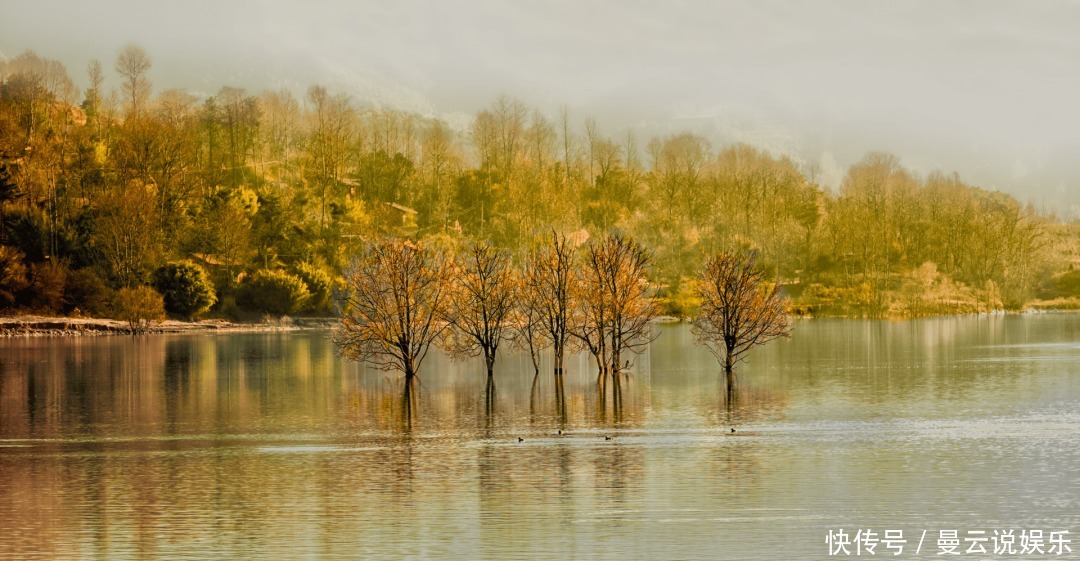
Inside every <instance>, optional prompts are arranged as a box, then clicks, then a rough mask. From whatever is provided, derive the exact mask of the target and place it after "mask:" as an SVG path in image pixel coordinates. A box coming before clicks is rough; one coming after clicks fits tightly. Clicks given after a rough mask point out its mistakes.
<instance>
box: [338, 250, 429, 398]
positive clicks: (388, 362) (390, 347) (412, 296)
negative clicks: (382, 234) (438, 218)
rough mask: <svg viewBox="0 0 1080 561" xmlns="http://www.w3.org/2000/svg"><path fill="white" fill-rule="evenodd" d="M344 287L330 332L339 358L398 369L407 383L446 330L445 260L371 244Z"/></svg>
mask: <svg viewBox="0 0 1080 561" xmlns="http://www.w3.org/2000/svg"><path fill="white" fill-rule="evenodd" d="M345 284H346V286H345V297H344V301H343V304H344V305H343V310H342V317H341V323H340V325H339V326H338V328H337V330H336V331H335V333H334V343H335V344H336V345H337V347H338V349H339V351H340V352H341V354H342V355H344V356H345V357H346V358H349V359H352V360H366V361H368V362H370V363H372V364H373V365H375V366H376V367H378V368H380V369H382V370H388V371H389V370H398V371H400V372H402V373H404V374H405V379H406V382H409V381H411V380H412V378H413V377H414V376H415V375H416V373H417V371H418V370H419V369H420V364H421V363H422V362H423V360H424V357H425V356H427V352H428V350H429V349H430V347H431V343H432V342H434V341H435V339H436V338H437V337H438V336H439V335H440V334H441V333H442V331H443V330H444V329H445V327H446V323H445V322H444V321H442V318H443V317H444V316H445V313H446V312H445V310H446V305H447V299H448V297H449V289H448V284H449V283H448V282H447V265H446V261H445V260H444V259H443V257H442V256H441V254H440V253H438V252H435V251H432V250H431V249H429V248H427V247H425V246H424V245H422V244H419V243H413V242H410V241H407V240H402V239H397V238H393V239H386V240H381V241H377V242H372V243H370V244H368V246H367V248H366V251H365V252H364V254H363V255H362V256H360V257H359V258H358V259H357V260H356V261H355V262H354V263H353V265H352V267H351V269H350V270H349V271H348V272H347V273H346V282H345Z"/></svg>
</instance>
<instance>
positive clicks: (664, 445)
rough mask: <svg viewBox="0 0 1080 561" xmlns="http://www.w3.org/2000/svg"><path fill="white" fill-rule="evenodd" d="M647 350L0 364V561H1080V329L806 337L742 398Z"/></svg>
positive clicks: (5, 347)
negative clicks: (633, 356)
mask: <svg viewBox="0 0 1080 561" xmlns="http://www.w3.org/2000/svg"><path fill="white" fill-rule="evenodd" d="M658 330H659V336H658V338H657V340H656V341H655V342H654V343H653V344H652V346H651V348H650V349H649V351H648V352H647V353H645V354H644V355H641V356H640V357H638V359H637V364H636V365H635V367H634V368H633V369H632V370H631V372H630V373H629V375H628V376H627V377H626V378H625V379H623V380H622V381H621V383H620V384H619V387H618V388H616V387H614V384H611V383H608V384H607V385H606V386H605V387H603V388H602V391H601V388H600V387H598V384H597V380H596V377H595V374H594V373H593V369H592V365H591V364H590V362H589V360H588V358H587V357H586V356H584V355H581V356H575V357H574V358H572V359H570V360H568V372H567V375H566V376H565V379H564V384H563V388H561V389H559V388H556V385H555V383H554V379H553V376H552V374H551V368H550V367H551V365H550V361H547V362H546V363H545V366H544V369H543V370H542V372H541V375H540V376H539V377H538V378H534V376H533V372H532V366H531V363H530V362H529V360H528V358H527V357H526V356H524V355H523V354H521V353H515V352H510V351H508V352H505V353H503V354H501V355H500V357H499V362H498V363H497V365H496V372H495V377H494V387H489V386H488V384H487V383H486V381H487V380H486V375H485V374H484V368H483V364H482V361H481V360H474V361H466V362H451V361H449V360H448V359H447V358H446V357H444V356H442V355H441V354H433V355H432V356H430V357H429V358H428V361H427V362H425V363H424V365H423V367H422V369H421V372H420V381H419V383H418V384H417V385H416V387H414V388H410V391H409V393H408V394H407V395H406V393H405V391H404V390H405V388H404V385H403V383H402V381H401V380H400V378H399V377H398V376H397V375H394V374H388V373H384V372H380V371H377V370H373V369H371V368H367V367H364V366H362V365H358V364H355V363H350V362H346V361H343V360H341V359H339V358H338V357H337V356H336V354H335V351H334V348H333V346H332V345H331V344H330V343H329V342H328V340H327V338H326V336H327V334H326V333H325V332H292V333H249V334H224V335H221V334H219V335H211V334H199V335H147V336H138V337H128V336H111V337H83V338H31V339H7V340H0V559H20V560H28V559H103V560H104V559H108V560H126V559H140V560H142V559H148V560H156V559H485V560H487V559H491V560H503V559H552V560H554V559H559V560H563V559H732V560H746V559H785V560H786V559H826V558H829V557H831V556H830V553H838V554H839V555H838V557H845V555H844V552H845V551H846V552H849V553H850V555H846V557H852V558H854V557H856V542H858V545H859V547H865V546H866V545H871V544H874V543H876V547H877V549H876V550H874V553H873V555H870V554H869V553H868V552H867V551H865V550H862V549H860V550H859V552H860V553H861V554H862V557H863V558H874V557H887V558H899V559H916V558H928V559H929V558H939V557H938V556H937V554H938V553H939V552H941V551H943V550H944V549H948V548H950V547H954V546H955V543H954V542H956V543H959V547H958V551H959V552H960V553H961V554H962V555H961V556H960V557H961V558H965V559H982V558H1002V557H1010V556H1009V555H1004V554H1003V555H1002V556H994V555H993V554H992V547H993V545H995V544H1000V545H1001V546H1004V544H1005V543H1006V542H1007V539H1006V538H1005V536H1006V534H1005V533H1004V532H1005V531H1007V530H1013V532H1014V533H1013V534H1012V535H1013V536H1014V537H1015V539H1016V552H1017V554H1019V553H1020V547H1021V535H1022V536H1023V538H1024V542H1025V543H1024V546H1025V547H1031V546H1033V545H1034V544H1036V543H1037V542H1035V541H1034V540H1035V536H1036V534H1034V532H1035V531H1041V532H1042V536H1041V537H1042V539H1043V542H1044V546H1045V548H1044V549H1045V550H1050V549H1051V546H1052V544H1051V536H1052V535H1053V536H1056V538H1055V539H1056V543H1057V546H1058V549H1059V550H1062V549H1063V548H1069V549H1075V551H1074V552H1068V551H1063V553H1064V555H1062V556H1061V558H1078V557H1080V553H1078V552H1080V535H1077V534H1078V533H1080V485H1078V482H1080V314H1045V315H1022V316H992V317H948V318H933V319H924V320H917V321H904V322H888V321H858V320H800V321H796V322H795V325H794V333H793V336H792V338H791V339H790V340H782V341H777V342H774V343H771V344H769V345H768V346H767V347H764V348H761V349H758V350H756V351H754V352H753V353H751V355H750V360H749V361H748V362H747V363H744V364H741V365H739V367H738V369H737V375H738V388H737V392H736V394H735V396H734V398H733V399H731V400H729V399H728V398H727V395H726V392H725V391H724V376H723V374H722V370H721V368H720V367H719V365H718V363H717V361H716V359H715V358H714V357H713V356H712V355H711V354H710V353H709V352H708V351H707V350H706V349H704V348H702V347H698V346H696V345H695V344H694V343H693V338H692V335H691V333H690V330H689V328H688V327H686V326H685V325H665V326H658ZM731 428H735V429H736V432H734V433H732V432H731V431H730V429H731ZM560 430H561V431H562V434H560V432H559V431H560ZM519 438H520V439H522V440H521V441H519ZM866 530H871V531H872V532H874V533H873V534H870V535H867V534H866V533H865V531H866ZM860 531H862V532H860ZM887 531H888V532H889V534H888V537H890V538H898V539H896V540H893V541H890V542H889V543H888V544H886V543H885V540H884V538H885V537H886V532H887ZM857 532H858V533H859V535H860V537H861V538H864V539H862V540H861V541H860V540H854V539H851V538H853V537H854V535H855V534H856V533H857ZM950 532H956V533H955V534H950ZM980 532H983V533H981V534H980ZM995 532H997V533H995ZM1064 532H1069V533H1068V534H1066V533H1064ZM845 536H847V539H848V540H849V541H847V542H845ZM1074 538H1075V540H1076V541H1077V543H1076V544H1072V543H1071V541H1072V540H1073V539H1074ZM900 539H902V540H905V541H904V542H900V541H899V540H900ZM886 545H890V546H892V547H894V548H900V547H902V548H903V549H902V551H901V555H898V556H894V555H893V553H894V552H895V551H897V549H886ZM917 547H918V551H919V552H918V553H916V548H917ZM977 547H984V548H985V549H986V550H988V553H987V554H979V553H976V552H978V549H976V548H977ZM967 551H971V553H967ZM1037 556H1039V555H1037ZM1046 556H1047V557H1050V556H1052V555H1051V554H1049V553H1047V554H1046ZM1054 556H1056V555H1054ZM1011 557H1017V555H1012V556H1011Z"/></svg>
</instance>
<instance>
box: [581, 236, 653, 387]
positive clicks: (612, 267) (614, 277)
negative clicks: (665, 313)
mask: <svg viewBox="0 0 1080 561" xmlns="http://www.w3.org/2000/svg"><path fill="white" fill-rule="evenodd" d="M649 259H650V254H649V252H648V251H647V250H646V249H645V248H643V247H641V246H640V245H638V244H637V243H636V242H634V241H633V240H631V239H629V238H627V237H624V236H621V235H618V234H609V235H608V236H606V237H605V238H603V240H601V241H592V242H590V243H589V244H588V245H587V246H586V248H585V252H584V257H583V259H582V264H581V267H580V269H579V273H578V275H577V280H578V282H577V285H576V286H577V289H578V294H577V298H576V301H577V303H578V308H577V309H578V314H577V318H576V321H575V324H574V335H575V336H576V337H577V338H578V339H580V340H581V341H582V343H583V344H584V345H585V347H586V348H587V349H589V352H591V353H592V355H593V357H594V358H595V359H596V363H597V366H598V367H599V369H600V377H601V378H602V377H603V376H604V375H605V374H607V373H608V372H611V373H612V374H618V373H619V371H620V370H622V369H623V368H625V367H626V365H627V364H628V363H629V361H626V362H625V363H624V362H623V356H624V352H625V351H630V352H638V351H640V350H642V349H643V348H644V347H645V346H646V345H648V343H649V342H651V341H652V337H651V333H652V330H651V324H650V321H651V320H652V319H653V318H654V317H656V315H657V314H658V312H657V306H656V303H655V301H654V300H653V298H652V296H651V294H650V288H649V281H648V278H647V273H648V265H649Z"/></svg>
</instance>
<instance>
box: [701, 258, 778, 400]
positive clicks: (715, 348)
mask: <svg viewBox="0 0 1080 561" xmlns="http://www.w3.org/2000/svg"><path fill="white" fill-rule="evenodd" d="M698 282H699V286H698V292H699V295H700V296H701V300H702V303H701V311H700V314H699V315H698V317H697V319H695V320H694V325H693V330H694V335H695V337H696V338H697V340H698V341H699V342H701V343H703V344H705V345H706V346H707V347H708V348H709V350H710V351H712V353H713V354H714V355H716V358H717V359H718V360H720V361H721V362H723V363H724V372H725V373H726V374H727V381H728V387H729V388H730V387H732V384H733V382H734V374H733V371H734V368H735V363H736V362H738V361H739V360H741V359H742V358H743V355H744V354H745V353H746V352H747V351H749V350H750V349H753V348H754V347H757V346H759V345H763V344H765V343H767V342H769V341H771V340H773V339H775V338H777V337H789V336H790V335H791V324H790V322H789V320H788V316H787V312H788V303H787V299H786V298H784V297H783V296H782V295H781V294H780V285H779V284H778V283H775V282H771V281H767V280H765V278H764V273H763V272H762V270H761V269H760V268H759V267H758V266H757V259H756V257H755V256H754V255H753V254H741V253H721V254H718V255H714V256H711V257H709V258H708V259H707V260H706V261H705V269H704V271H703V272H702V273H701V277H700V278H699V280H698Z"/></svg>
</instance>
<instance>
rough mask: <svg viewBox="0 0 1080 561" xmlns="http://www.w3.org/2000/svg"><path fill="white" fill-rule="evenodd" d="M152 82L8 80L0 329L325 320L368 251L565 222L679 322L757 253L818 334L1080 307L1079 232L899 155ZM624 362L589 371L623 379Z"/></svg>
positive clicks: (42, 75)
mask: <svg viewBox="0 0 1080 561" xmlns="http://www.w3.org/2000/svg"><path fill="white" fill-rule="evenodd" d="M151 69H152V60H151V58H150V56H149V54H147V53H146V52H144V51H143V50H142V49H141V48H139V47H137V46H134V45H129V46H127V47H125V48H124V49H123V50H122V51H121V52H120V53H119V55H118V56H117V58H116V60H115V61H114V62H113V64H112V71H113V72H111V73H108V72H107V71H106V69H105V65H103V64H102V63H100V62H98V61H91V62H90V63H89V64H88V66H87V69H86V81H85V83H87V84H88V87H86V89H85V90H84V91H80V90H79V88H78V87H76V85H75V81H74V80H73V79H72V78H71V76H70V75H69V74H68V72H67V69H65V68H64V67H63V65H61V64H60V63H59V62H57V61H54V60H49V59H47V58H43V57H40V56H38V55H37V54H35V53H33V52H30V51H27V52H25V53H22V54H20V55H18V56H16V57H14V58H12V59H10V60H7V61H4V62H2V63H0V309H2V310H5V311H7V312H13V311H23V312H39V313H50V314H55V313H59V314H72V313H81V314H86V315H118V314H119V313H120V311H119V310H118V308H120V307H122V305H123V301H124V299H123V298H119V297H118V294H119V291H120V290H122V289H127V290H129V291H130V290H142V291H143V292H144V294H143V296H146V297H147V300H148V301H149V300H154V294H157V295H158V296H159V297H160V299H161V304H160V308H161V309H162V310H164V311H165V312H168V313H170V314H173V315H175V316H179V317H196V316H199V315H201V314H205V313H213V314H217V315H221V316H225V317H238V318H244V317H247V318H254V317H259V316H261V315H263V314H269V315H282V314H311V315H328V314H334V313H337V310H336V309H335V307H334V303H333V298H332V297H331V296H332V294H333V293H334V291H335V290H336V289H340V287H341V286H342V285H343V283H344V282H345V280H346V276H345V275H344V274H343V271H345V269H346V268H347V266H348V265H349V263H350V261H351V260H352V258H353V256H355V255H358V254H361V253H363V252H365V251H368V248H367V247H366V244H367V242H368V241H370V240H372V239H376V238H380V237H382V236H388V235H392V236H398V237H404V238H409V239H411V240H414V241H415V242H416V243H423V244H424V245H425V246H426V247H431V248H435V249H438V250H439V251H444V250H445V251H451V250H452V251H463V249H464V248H468V247H470V246H471V244H472V243H473V241H474V240H489V241H490V242H491V243H492V245H493V246H494V247H496V248H499V249H500V250H506V251H508V252H510V253H511V254H514V255H517V254H521V253H522V252H525V251H527V250H528V248H529V247H530V246H531V244H532V243H533V240H534V239H535V237H536V236H537V235H538V234H541V233H543V232H546V231H548V230H549V229H550V228H554V229H556V230H557V231H560V232H567V233H575V235H579V236H582V235H588V236H590V237H591V238H594V239H599V238H603V236H604V235H606V234H607V233H608V232H612V231H619V232H623V233H624V234H625V235H626V236H628V237H632V238H633V239H635V240H637V243H640V244H641V246H642V247H647V248H650V251H651V252H652V269H651V270H652V273H651V277H652V282H653V287H654V288H655V290H656V296H657V300H656V302H657V304H658V305H659V306H660V307H661V308H662V310H663V311H664V312H665V313H667V314H671V315H675V316H679V317H695V316H697V315H698V313H697V309H698V306H700V305H701V299H700V297H699V296H698V295H697V293H696V289H695V286H694V285H695V280H694V279H695V278H696V277H697V275H698V271H700V270H702V268H703V267H704V265H705V263H704V260H705V257H706V256H708V255H714V254H719V253H753V254H755V255H757V256H758V262H759V265H760V266H761V267H762V268H763V270H764V271H765V272H766V273H767V275H768V277H769V278H776V279H779V280H780V281H781V283H782V284H783V285H784V289H783V290H784V293H785V295H786V296H788V297H790V298H791V299H792V300H793V302H794V310H795V311H796V312H797V313H805V314H811V315H845V316H870V317H881V316H905V317H910V316H918V315H926V314H931V313H955V312H975V311H989V310H994V309H1020V308H1023V307H1026V306H1030V305H1032V303H1033V302H1035V303H1036V304H1037V303H1038V302H1039V301H1042V302H1043V303H1050V304H1053V305H1056V306H1076V305H1077V303H1078V302H1080V300H1078V299H1077V298H1078V297H1080V272H1077V271H1076V270H1075V264H1076V262H1077V259H1078V257H1077V256H1078V255H1080V251H1078V249H1077V248H1078V247H1080V234H1078V232H1080V230H1078V228H1077V226H1076V225H1075V224H1065V223H1062V222H1061V221H1059V220H1057V219H1055V218H1054V217H1052V216H1044V215H1040V214H1039V213H1037V212H1035V210H1034V209H1033V208H1031V207H1030V206H1025V205H1023V204H1021V203H1020V202H1018V201H1017V200H1015V199H1014V198H1012V197H1010V196H1008V195H1005V194H1002V193H998V192H994V191H988V190H984V189H980V188H978V187H976V186H972V185H969V184H966V183H964V182H963V181H962V180H960V179H959V178H958V177H957V176H956V175H948V174H942V173H932V174H930V175H928V176H926V177H919V176H917V175H916V174H914V173H912V172H911V171H909V170H907V169H905V168H904V167H903V166H902V165H901V164H900V162H899V161H898V160H897V159H896V158H895V157H893V156H891V155H888V154H882V153H873V152H872V153H869V154H867V156H866V157H865V158H863V160H861V161H860V162H858V163H856V164H855V165H853V166H851V167H850V168H849V169H848V170H847V173H846V175H845V177H844V179H843V181H842V184H841V185H840V187H839V189H838V190H836V191H834V190H832V189H829V188H826V187H822V186H821V185H820V184H819V183H818V174H817V172H816V170H815V169H813V168H812V167H809V168H808V167H805V166H801V165H800V164H798V163H797V162H795V161H793V160H791V159H790V158H787V157H784V156H778V155H774V154H771V153H769V152H767V151H764V150H761V149H758V148H755V147H752V146H747V145H743V144H736V145H731V146H720V147H716V146H713V145H712V144H711V143H710V142H709V141H708V140H707V139H706V138H704V137H703V136H700V135H698V134H694V133H691V132H682V133H674V134H669V135H661V136H657V137H654V138H651V139H648V140H647V141H644V142H640V141H639V139H638V138H636V136H635V135H634V133H633V132H632V131H630V132H626V133H625V134H620V135H618V136H609V135H607V134H605V133H604V132H602V129H601V127H600V125H599V124H598V123H597V122H596V121H595V120H593V119H590V118H586V119H584V120H578V118H576V117H574V116H572V115H571V114H570V113H569V112H568V111H567V110H565V109H564V110H562V111H560V112H559V113H558V114H557V115H548V114H545V113H543V112H542V111H539V110H537V109H532V108H529V107H528V106H526V105H525V104H524V103H522V102H520V101H517V100H514V99H511V98H507V97H500V98H498V99H496V100H495V101H494V102H492V103H491V104H490V105H489V106H488V107H487V108H485V109H484V110H482V111H480V112H478V113H477V114H476V115H475V116H474V118H473V119H472V122H471V123H470V124H469V126H468V127H467V129H463V130H459V129H455V128H453V127H451V126H449V125H448V124H447V123H445V122H443V121H441V120H439V119H434V118H428V117H423V116H419V115H414V114H408V113H404V112H400V111H394V110H390V109H385V108H378V107H372V106H367V105H364V104H362V103H359V102H357V101H356V100H353V99H351V98H350V97H349V96H347V95H345V94H342V93H337V92H332V91H329V90H327V89H326V88H324V87H321V86H312V87H310V88H308V89H307V91H306V93H305V95H303V96H302V97H300V98H297V97H296V96H294V95H293V93H292V92H290V91H287V90H277V91H265V92H259V93H250V92H248V91H245V90H244V89H241V88H234V87H223V88H221V89H220V90H219V91H218V92H217V93H215V94H214V95H212V96H209V97H206V98H200V97H197V96H195V95H192V94H191V93H189V92H186V91H183V90H166V91H161V92H155V90H154V88H153V84H152V83H151V81H150V79H149V73H150V70H151ZM603 266H605V264H604V263H603V262H600V261H598V262H597V263H595V264H592V265H590V267H593V268H596V269H597V270H599V269H600V268H602V267H603ZM597 274H599V273H597ZM523 282H524V281H523ZM596 282H598V283H599V282H602V281H600V280H597V281H596ZM147 291H150V292H147ZM148 306H149V307H150V308H156V307H158V306H157V305H156V302H150V303H149V304H148ZM155 313H156V312H155ZM556 344H558V345H562V344H565V341H553V342H552V345H556ZM609 344H610V345H614V346H613V347H612V346H608V345H609ZM621 345H622V344H621V343H604V344H603V345H602V346H596V352H597V353H601V354H608V355H609V358H608V359H606V361H605V362H606V363H607V364H609V368H616V366H612V365H611V360H610V356H611V355H612V354H621V353H622V351H623V347H622V346H621ZM586 346H589V347H590V351H592V350H593V349H592V348H591V346H590V344H589V343H588V342H586Z"/></svg>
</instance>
